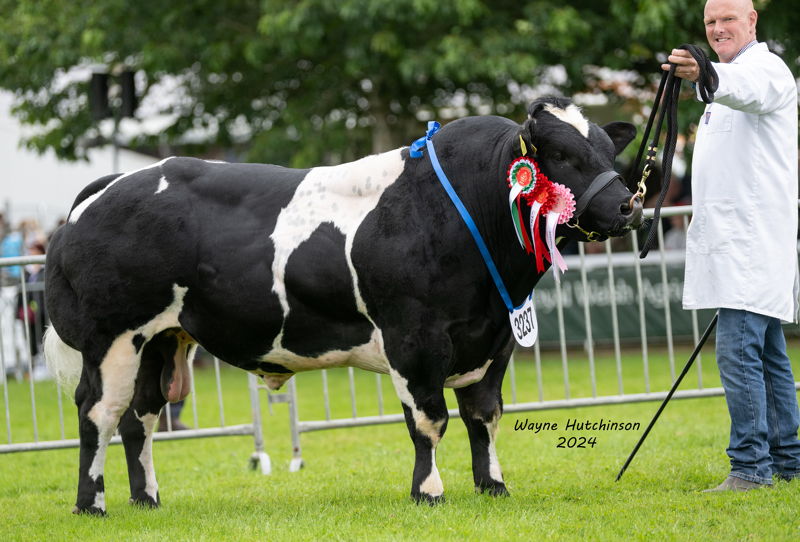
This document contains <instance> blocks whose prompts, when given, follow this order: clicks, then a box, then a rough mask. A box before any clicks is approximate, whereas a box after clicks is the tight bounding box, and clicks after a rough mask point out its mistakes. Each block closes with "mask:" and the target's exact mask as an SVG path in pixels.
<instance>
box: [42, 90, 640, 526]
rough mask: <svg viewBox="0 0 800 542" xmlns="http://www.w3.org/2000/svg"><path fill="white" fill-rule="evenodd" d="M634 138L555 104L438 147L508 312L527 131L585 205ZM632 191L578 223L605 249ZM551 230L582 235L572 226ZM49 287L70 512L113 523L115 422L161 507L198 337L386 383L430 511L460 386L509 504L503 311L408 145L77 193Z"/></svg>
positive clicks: (468, 241)
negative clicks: (66, 437) (73, 423)
mask: <svg viewBox="0 0 800 542" xmlns="http://www.w3.org/2000/svg"><path fill="white" fill-rule="evenodd" d="M634 132H635V130H634V129H633V127H632V126H631V125H629V124H626V123H611V124H609V125H607V126H605V127H603V128H599V127H598V126H596V125H595V124H592V123H590V122H588V121H587V120H586V119H585V118H584V117H583V116H582V114H581V113H580V111H579V110H578V108H577V107H575V106H574V105H572V104H571V103H570V102H569V101H568V100H564V99H555V98H549V99H546V100H540V101H537V102H534V103H533V104H532V105H531V107H530V110H529V116H528V119H527V120H526V121H525V122H524V124H522V125H520V124H518V123H515V122H513V121H510V120H508V119H505V118H500V117H491V116H486V117H471V118H465V119H461V120H457V121H454V122H452V123H450V124H448V125H446V126H444V127H443V128H442V129H441V131H439V132H438V133H437V134H436V135H435V136H434V137H433V141H434V142H435V145H436V150H437V154H438V157H439V160H440V162H441V164H442V168H443V169H444V170H445V171H446V173H447V175H448V177H449V178H450V181H451V182H452V184H453V185H454V187H455V190H456V191H457V192H458V194H459V196H460V197H461V199H462V200H463V202H464V204H465V206H466V207H467V209H468V210H469V212H470V214H471V216H472V218H473V219H474V221H475V223H476V225H477V227H478V229H479V231H480V232H481V234H482V235H483V238H484V239H485V240H486V244H487V245H488V246H489V250H490V253H491V255H492V257H493V259H494V262H495V263H496V265H497V268H498V270H499V272H500V275H501V276H502V279H503V281H504V282H505V284H506V286H507V289H508V291H509V293H510V297H511V298H512V300H513V301H514V303H519V302H520V301H521V300H523V299H525V298H526V297H527V296H528V294H529V293H530V292H531V289H532V288H533V286H534V285H535V284H536V282H537V281H538V279H539V278H540V276H541V273H540V272H537V271H536V269H535V265H533V261H534V260H533V257H532V256H531V255H530V254H527V253H526V252H525V251H524V250H522V249H521V247H520V246H519V243H518V241H517V238H516V234H515V230H514V227H513V225H512V222H511V220H510V215H509V205H508V193H509V189H508V186H507V184H506V170H507V168H508V165H509V163H510V162H511V161H512V160H513V159H515V158H516V157H518V156H519V155H520V136H522V139H523V140H524V141H525V142H526V144H527V146H528V148H530V149H531V150H532V151H533V150H534V149H535V152H536V159H537V160H538V161H539V163H540V165H541V168H542V169H543V171H544V172H545V173H546V174H547V175H548V176H549V177H550V178H551V179H552V180H553V181H554V182H559V183H562V184H564V185H566V186H567V187H569V188H570V189H571V190H572V191H573V192H574V194H575V196H576V197H580V195H581V194H582V193H583V192H584V191H585V190H586V189H587V187H588V186H589V184H590V183H591V181H592V180H593V179H594V178H595V177H596V176H597V175H598V174H600V173H602V172H605V171H609V170H613V161H614V157H615V155H616V154H617V153H619V152H620V151H621V150H622V149H623V148H624V147H625V145H627V144H628V143H629V141H630V140H631V139H632V137H633V135H634ZM631 196H632V195H631V193H630V192H629V191H628V190H627V189H626V187H625V186H624V185H623V183H622V182H621V181H620V180H615V181H614V182H613V183H612V184H611V185H609V186H608V187H607V188H606V189H605V190H603V191H602V192H600V193H599V194H598V195H597V196H596V197H595V198H594V199H593V201H592V203H591V205H590V206H589V208H588V210H587V211H586V213H585V214H584V215H583V216H582V217H581V224H582V227H583V228H584V229H588V230H594V231H596V232H600V233H601V234H603V235H609V236H613V235H621V234H623V233H625V232H626V231H628V230H629V229H631V228H632V227H638V225H639V221H640V217H641V205H640V204H639V203H638V201H636V202H633V203H631ZM631 205H633V207H631ZM558 234H559V235H560V236H564V237H573V238H574V237H575V236H576V235H578V234H577V230H575V229H570V228H567V227H564V226H560V227H559V231H558ZM46 293H47V306H48V310H49V314H50V316H51V319H52V327H51V328H50V331H49V332H48V335H47V339H46V341H45V342H46V349H47V354H48V358H49V361H50V363H51V366H52V367H53V368H54V370H55V371H56V372H57V373H58V374H60V375H61V376H62V377H66V376H68V375H69V373H70V370H71V371H72V372H73V376H74V377H75V380H73V385H74V382H76V381H77V382H78V383H77V388H76V389H75V388H73V389H75V402H76V404H77V406H78V412H79V429H80V467H79V477H78V496H77V503H76V507H75V511H76V512H89V513H97V514H104V513H105V500H104V491H105V489H104V480H103V468H104V461H105V455H106V449H107V446H108V443H109V439H110V438H111V436H112V434H113V433H114V432H115V430H116V429H117V428H118V429H119V432H120V434H121V436H122V441H123V444H124V448H125V453H126V457H127V463H128V473H129V478H130V480H129V481H130V490H131V502H133V503H137V504H142V505H147V506H157V505H158V504H159V502H160V498H159V494H158V485H157V483H156V477H155V472H154V468H153V460H152V453H151V451H152V434H153V428H154V424H155V423H156V420H157V417H158V415H159V412H160V410H161V408H162V407H163V406H164V404H165V403H166V402H167V401H171V402H174V401H178V400H180V399H182V398H184V397H185V396H186V395H187V393H188V392H189V389H190V386H189V385H190V383H189V371H188V363H190V362H191V358H192V355H193V352H194V349H195V346H196V345H198V344H199V345H202V346H203V348H205V349H206V350H208V351H209V352H211V353H212V354H214V355H215V356H218V357H219V358H221V359H223V360H225V361H227V362H228V363H230V364H233V365H235V366H237V367H241V368H242V369H245V370H247V371H251V372H253V373H255V374H258V375H262V376H263V377H264V379H265V380H266V382H267V383H268V384H269V385H270V387H273V388H276V387H279V386H280V385H281V384H283V383H284V382H285V381H286V380H287V379H288V378H290V377H291V376H292V375H293V374H294V373H296V372H300V371H306V370H310V369H319V368H325V367H340V366H354V367H360V368H363V369H368V370H371V371H378V372H381V373H387V374H389V375H391V379H392V382H393V384H394V387H395V390H396V392H397V395H398V397H399V398H400V401H401V402H402V406H403V411H404V412H405V418H406V423H407V425H408V431H409V433H410V435H411V440H412V441H413V444H414V448H415V451H416V460H415V465H414V472H413V479H412V483H411V495H412V497H413V498H414V499H415V500H417V501H419V500H426V501H432V502H433V501H437V500H439V499H441V498H442V496H443V487H442V481H441V479H440V477H439V473H438V470H437V468H436V459H435V454H436V446H437V444H438V443H439V441H440V440H441V438H442V436H443V435H444V432H445V429H446V427H447V420H448V414H447V406H446V405H445V399H444V395H443V389H444V388H445V387H452V388H455V393H456V397H457V398H458V404H459V409H460V413H461V418H462V420H463V421H464V423H465V424H466V426H467V430H468V433H469V439H470V446H471V449H472V468H473V476H474V481H475V486H476V488H477V489H478V490H479V491H487V492H489V493H490V494H492V495H502V494H506V493H507V491H506V487H505V484H504V482H503V477H502V475H501V471H500V465H499V463H498V460H497V454H496V452H495V433H496V431H497V425H498V420H499V418H500V415H501V413H502V398H501V392H500V388H501V383H502V379H503V375H504V373H505V370H506V364H507V362H508V359H509V356H510V354H511V352H512V349H513V345H514V340H513V338H512V334H511V327H510V324H509V319H508V311H507V309H506V307H505V305H504V304H503V302H502V300H501V298H500V295H498V291H497V289H496V288H495V285H494V283H493V282H492V280H491V279H490V276H489V272H488V271H487V267H486V265H485V264H484V261H483V260H482V259H481V256H480V254H479V251H478V250H477V248H476V245H475V242H474V241H473V238H472V237H471V236H470V233H469V231H468V230H467V228H466V226H465V225H464V222H463V221H462V219H461V217H460V216H459V214H458V212H457V211H456V209H455V207H454V206H453V204H452V203H451V201H450V200H449V199H448V197H447V196H446V194H445V192H444V190H443V189H442V186H441V185H440V183H439V181H438V180H437V177H436V175H435V173H434V170H433V169H432V166H431V162H430V160H429V159H428V157H427V156H426V157H425V158H423V159H410V158H409V150H408V148H402V149H397V150H393V151H389V152H386V153H383V154H379V155H374V156H368V157H366V158H363V159H361V160H357V161H355V162H352V163H347V164H342V165H339V166H333V167H317V168H312V169H302V170H301V169H287V168H283V167H279V166H274V165H256V164H227V163H217V162H208V161H204V160H197V159H192V158H168V159H166V160H163V161H161V162H159V163H158V164H155V165H153V166H150V167H147V168H144V169H142V170H139V171H136V172H133V173H127V174H124V175H118V176H108V177H105V178H103V179H100V180H98V181H96V182H94V183H93V184H91V185H89V186H88V187H87V188H86V189H84V190H83V191H82V192H81V194H79V195H78V197H77V199H76V201H75V203H74V206H73V208H72V210H71V211H70V215H69V217H68V220H67V222H66V224H65V225H64V226H63V227H61V228H60V229H59V230H58V231H57V232H56V233H55V235H54V236H53V239H52V243H51V245H50V249H49V252H48V256H47V290H46ZM63 379H64V378H62V380H63Z"/></svg>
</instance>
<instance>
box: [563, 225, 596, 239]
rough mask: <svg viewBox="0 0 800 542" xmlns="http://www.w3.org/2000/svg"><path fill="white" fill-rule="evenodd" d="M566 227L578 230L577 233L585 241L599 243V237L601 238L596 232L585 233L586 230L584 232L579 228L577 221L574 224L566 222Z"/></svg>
mask: <svg viewBox="0 0 800 542" xmlns="http://www.w3.org/2000/svg"><path fill="white" fill-rule="evenodd" d="M567 227H568V228H572V229H575V230H578V231H579V232H581V233H582V234H583V236H584V237H586V241H599V240H600V237H602V235H600V234H599V233H597V232H596V231H586V230H584V229H583V228H581V227H580V225H579V224H578V222H577V221H576V222H575V224H570V223H569V222H567Z"/></svg>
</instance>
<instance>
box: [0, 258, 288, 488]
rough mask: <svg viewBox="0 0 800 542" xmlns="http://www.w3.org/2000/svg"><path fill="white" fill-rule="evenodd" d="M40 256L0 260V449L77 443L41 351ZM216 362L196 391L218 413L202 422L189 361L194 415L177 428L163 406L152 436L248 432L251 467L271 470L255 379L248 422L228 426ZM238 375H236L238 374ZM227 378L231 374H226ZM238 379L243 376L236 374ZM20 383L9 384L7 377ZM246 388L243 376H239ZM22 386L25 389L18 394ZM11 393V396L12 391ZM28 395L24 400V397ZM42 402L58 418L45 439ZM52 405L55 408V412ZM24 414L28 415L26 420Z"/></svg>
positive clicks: (73, 415)
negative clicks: (36, 272) (161, 421)
mask: <svg viewBox="0 0 800 542" xmlns="http://www.w3.org/2000/svg"><path fill="white" fill-rule="evenodd" d="M44 262H45V257H44V256H25V257H18V258H2V259H0V274H1V275H0V281H1V282H0V284H2V286H0V379H2V380H0V383H1V384H2V388H3V412H4V418H5V419H4V421H5V424H4V425H5V443H3V444H0V453H11V452H23V451H33V450H51V449H60V448H71V447H77V446H78V445H79V440H78V439H77V438H68V435H71V434H72V433H77V425H78V424H77V411H76V408H75V407H74V406H72V405H66V406H65V404H64V394H63V393H62V390H61V389H60V386H59V384H58V383H57V382H55V383H54V382H53V381H51V380H50V378H49V375H48V374H47V370H46V367H45V365H44V357H43V355H42V353H41V340H42V336H43V331H44V329H45V327H46V325H47V321H46V314H45V311H44V296H43V293H44V284H43V282H41V280H38V281H35V282H29V281H28V280H26V278H29V277H30V275H31V274H30V273H28V272H27V271H26V267H28V266H31V267H36V266H41V265H43V264H44ZM220 363H221V362H220V361H219V360H218V359H216V358H213V360H212V361H211V365H213V369H214V376H213V379H211V382H208V380H209V379H202V383H203V385H204V386H210V387H212V389H204V390H199V391H202V392H203V393H204V395H205V396H213V397H214V398H215V399H216V401H213V400H212V401H211V403H216V405H215V407H216V413H204V414H206V415H204V420H211V419H213V420H218V421H215V422H213V423H211V422H207V423H205V424H204V425H205V426H202V424H201V422H200V418H199V414H198V413H199V407H198V403H197V397H198V390H197V389H195V385H196V382H197V379H196V378H195V376H196V373H195V369H194V367H193V366H191V365H190V371H191V372H192V374H191V386H192V387H191V392H190V393H189V395H188V396H187V398H186V399H185V401H187V402H188V403H189V404H190V405H191V408H190V410H191V412H192V418H193V419H192V420H191V421H190V422H189V423H187V425H188V426H189V427H188V429H184V430H181V431H177V430H175V428H174V427H173V420H172V416H171V413H170V412H171V411H170V409H169V408H165V409H164V412H163V413H162V416H164V417H166V422H167V423H166V431H159V432H156V433H154V436H153V438H154V440H182V439H192V438H202V437H221V436H240V435H252V437H253V444H254V448H255V449H254V451H253V454H252V455H251V457H250V465H251V467H252V468H254V469H255V468H260V470H261V472H262V473H263V474H269V473H270V471H271V469H272V467H271V463H270V458H269V455H268V454H267V453H266V451H265V450H264V435H263V429H262V423H261V407H260V396H259V389H258V383H257V378H256V377H255V376H254V375H252V374H248V375H247V384H246V386H247V390H248V394H249V399H250V406H251V408H250V415H249V418H250V422H249V423H243V424H234V425H230V424H227V423H226V422H225V407H224V401H223V377H222V373H223V372H222V371H221V370H220ZM237 376H238V375H237ZM226 378H233V377H231V376H229V375H226ZM239 378H242V377H239ZM10 379H13V380H15V381H16V383H17V384H18V385H17V386H15V387H14V388H13V391H12V386H11V385H10V382H9V380H10ZM241 382H242V386H243V387H244V385H245V384H244V378H242V381H241ZM21 388H27V390H26V391H27V393H22V389H21ZM12 392H13V393H14V394H15V397H14V399H13V400H12V398H11V394H12ZM24 395H27V396H28V397H27V400H26V398H25V397H24ZM42 403H47V404H48V405H50V408H49V409H48V420H50V419H52V416H51V415H52V414H55V415H56V418H57V420H58V424H57V428H55V429H53V427H52V424H48V433H49V434H55V436H54V437H49V438H43V435H42V434H41V432H40V416H39V414H40V410H41V405H42ZM53 410H54V411H55V412H53ZM22 417H25V418H26V419H27V420H29V423H27V422H24V421H23V420H22ZM65 419H66V420H70V423H71V424H72V427H73V429H74V430H73V429H67V428H66V427H65ZM14 426H16V427H19V428H21V429H20V430H19V432H20V433H23V434H24V435H25V438H14V437H15V431H14V430H13V427H14ZM120 442H121V439H120V437H119V436H118V435H116V436H114V437H113V438H112V439H111V443H112V444H119V443H120Z"/></svg>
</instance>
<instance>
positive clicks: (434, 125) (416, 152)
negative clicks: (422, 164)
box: [409, 120, 442, 158]
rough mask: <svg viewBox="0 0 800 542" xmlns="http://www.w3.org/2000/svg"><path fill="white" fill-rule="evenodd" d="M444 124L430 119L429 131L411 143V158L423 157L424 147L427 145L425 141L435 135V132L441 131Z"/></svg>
mask: <svg viewBox="0 0 800 542" xmlns="http://www.w3.org/2000/svg"><path fill="white" fill-rule="evenodd" d="M441 127H442V125H441V124H439V123H438V122H436V121H435V120H429V121H428V131H427V132H425V135H424V136H423V137H421V138H419V139H417V140H416V141H415V142H413V143H412V144H411V150H410V151H409V155H410V156H411V158H422V155H423V152H422V150H421V149H422V148H423V147H424V146H425V143H426V142H427V141H428V140H429V139H430V138H432V137H433V134H435V133H436V132H438V131H439V128H441Z"/></svg>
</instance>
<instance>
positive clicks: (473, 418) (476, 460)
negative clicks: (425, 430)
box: [455, 353, 510, 496]
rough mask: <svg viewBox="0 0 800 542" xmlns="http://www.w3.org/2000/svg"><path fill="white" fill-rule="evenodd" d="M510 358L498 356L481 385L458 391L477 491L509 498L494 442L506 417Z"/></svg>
mask: <svg viewBox="0 0 800 542" xmlns="http://www.w3.org/2000/svg"><path fill="white" fill-rule="evenodd" d="M509 355H510V353H506V354H504V355H498V358H499V359H494V360H493V361H492V364H491V365H490V366H489V369H488V370H487V372H486V374H485V375H484V377H483V379H482V380H481V381H480V382H476V383H475V384H472V385H470V386H466V387H464V388H460V389H456V390H455V394H456V399H458V408H459V413H460V414H461V419H462V420H463V421H464V425H466V427H467V433H468V434H469V444H470V449H471V451H472V477H473V479H474V481H475V490H476V491H477V492H479V493H484V492H486V493H489V494H490V495H492V496H498V495H508V490H507V489H506V484H505V482H504V480H503V474H502V472H501V470H500V462H499V461H498V459H497V450H496V448H495V439H496V435H497V427H498V423H499V421H500V416H502V414H503V398H502V394H501V388H502V385H503V375H504V374H505V370H506V366H507V365H508V359H509Z"/></svg>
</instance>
